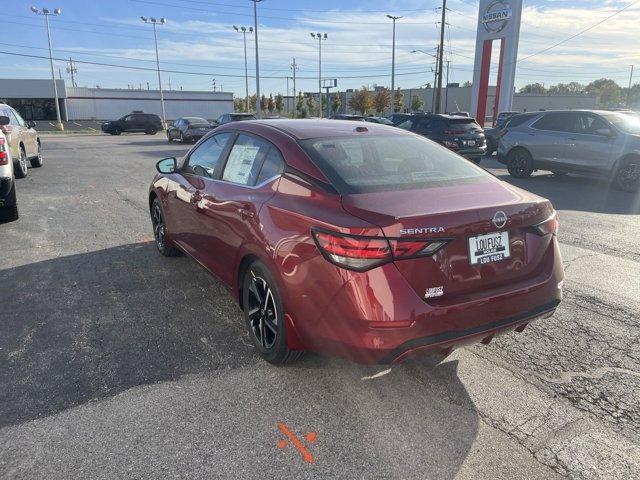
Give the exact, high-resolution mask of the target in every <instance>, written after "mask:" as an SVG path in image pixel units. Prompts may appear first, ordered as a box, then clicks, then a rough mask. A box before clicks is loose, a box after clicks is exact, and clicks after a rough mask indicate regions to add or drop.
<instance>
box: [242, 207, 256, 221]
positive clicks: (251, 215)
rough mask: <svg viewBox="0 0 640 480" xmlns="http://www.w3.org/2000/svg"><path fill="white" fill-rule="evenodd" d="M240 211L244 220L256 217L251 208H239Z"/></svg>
mask: <svg viewBox="0 0 640 480" xmlns="http://www.w3.org/2000/svg"><path fill="white" fill-rule="evenodd" d="M238 210H239V212H240V217H241V218H242V219H243V220H250V219H252V218H255V216H256V214H255V213H253V212H252V211H251V210H247V209H246V208H239V209H238Z"/></svg>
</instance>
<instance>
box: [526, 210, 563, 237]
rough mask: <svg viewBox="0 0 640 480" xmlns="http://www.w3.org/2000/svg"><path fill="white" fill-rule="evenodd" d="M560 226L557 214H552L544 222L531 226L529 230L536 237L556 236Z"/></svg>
mask: <svg viewBox="0 0 640 480" xmlns="http://www.w3.org/2000/svg"><path fill="white" fill-rule="evenodd" d="M559 225H560V221H559V220H558V213H557V212H553V214H552V215H551V216H550V217H549V218H547V219H546V220H544V221H542V222H540V223H537V224H535V225H531V226H530V227H529V230H530V231H531V232H532V233H535V234H536V235H540V236H544V235H557V234H558V227H559Z"/></svg>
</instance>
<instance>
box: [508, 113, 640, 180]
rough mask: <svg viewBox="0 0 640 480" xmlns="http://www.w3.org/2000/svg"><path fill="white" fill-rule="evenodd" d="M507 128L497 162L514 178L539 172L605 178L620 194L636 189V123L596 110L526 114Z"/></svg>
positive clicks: (639, 157)
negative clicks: (620, 191) (545, 171)
mask: <svg viewBox="0 0 640 480" xmlns="http://www.w3.org/2000/svg"><path fill="white" fill-rule="evenodd" d="M519 117H520V115H518V116H516V117H514V118H513V119H512V120H511V122H509V123H508V124H507V128H506V131H505V133H504V134H503V135H502V136H501V137H500V141H499V144H498V160H499V161H500V162H502V163H504V164H505V165H506V166H507V169H508V170H509V173H510V174H511V175H512V176H514V177H517V178H524V177H528V176H530V175H531V173H532V172H533V171H534V170H538V169H544V170H551V171H552V172H554V173H556V174H558V175H562V174H566V173H584V174H595V175H599V176H605V177H607V178H609V179H611V181H612V183H613V185H614V187H616V188H618V189H620V190H626V191H637V190H638V188H639V186H640V120H639V119H637V118H634V117H633V116H631V115H626V114H623V113H617V112H608V111H598V110H557V111H546V112H536V113H535V114H527V116H526V118H525V119H524V121H522V122H519V123H518V124H517V125H516V124H514V120H515V119H518V118H519Z"/></svg>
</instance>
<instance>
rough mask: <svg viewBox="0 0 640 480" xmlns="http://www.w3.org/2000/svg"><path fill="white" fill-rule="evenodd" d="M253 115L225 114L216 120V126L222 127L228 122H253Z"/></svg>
mask: <svg viewBox="0 0 640 480" xmlns="http://www.w3.org/2000/svg"><path fill="white" fill-rule="evenodd" d="M255 119H256V116H255V115H254V114H253V113H225V114H224V115H220V116H219V117H218V118H217V119H216V122H215V123H216V125H224V124H225V123H230V122H241V121H242V120H255Z"/></svg>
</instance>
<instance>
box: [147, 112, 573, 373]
mask: <svg viewBox="0 0 640 480" xmlns="http://www.w3.org/2000/svg"><path fill="white" fill-rule="evenodd" d="M157 170H158V173H157V175H156V176H155V178H154V179H153V181H152V183H151V186H150V190H149V208H150V213H151V221H152V225H153V232H154V237H155V243H156V245H157V248H158V250H159V252H160V253H161V254H162V255H165V256H172V255H176V254H179V253H180V252H185V253H187V254H188V255H189V256H191V257H193V258H194V259H195V260H196V261H197V262H198V263H199V264H200V265H202V266H203V267H204V268H205V269H206V270H208V271H209V272H210V273H212V274H213V275H215V276H216V277H218V278H219V279H220V281H221V282H222V283H223V284H224V285H226V287H227V288H228V289H229V290H230V291H231V293H232V294H233V296H234V297H235V299H236V300H237V301H238V302H239V303H240V305H241V308H242V310H243V312H244V318H245V323H246V327H247V329H248V332H249V335H250V337H251V340H252V342H253V344H254V345H255V348H256V350H257V352H259V353H260V355H262V357H263V358H264V359H265V360H267V361H269V362H272V363H284V362H287V361H290V360H293V359H295V358H297V357H299V356H300V354H301V353H300V352H302V351H304V350H306V349H311V350H316V351H321V352H325V353H328V354H333V355H341V356H344V357H347V358H350V359H352V360H356V361H360V362H375V363H380V362H382V363H387V362H397V361H401V360H403V359H404V358H405V357H407V356H408V355H410V354H412V353H415V352H421V351H431V352H441V353H444V354H447V353H448V352H450V351H451V350H452V349H453V348H455V347H458V346H460V345H463V344H465V343H467V342H474V341H479V340H482V341H483V343H488V342H489V341H491V339H493V337H494V335H495V334H497V333H500V332H503V331H510V330H514V329H515V330H516V331H521V330H522V329H524V327H525V326H526V325H527V324H528V323H529V322H531V321H532V320H535V319H538V318H545V317H547V316H550V315H551V314H552V313H553V312H554V310H555V308H556V307H557V305H558V304H559V302H560V299H561V296H562V292H561V286H562V281H563V268H562V261H561V258H560V252H559V249H558V242H557V241H556V229H557V226H558V223H557V220H556V213H555V211H554V209H553V207H552V205H551V203H550V202H549V201H548V200H545V199H543V198H541V197H538V196H536V195H534V194H531V193H528V192H526V191H524V190H521V189H519V188H517V187H515V186H512V185H509V184H508V183H506V182H503V181H501V180H499V179H498V178H496V177H494V176H493V175H490V174H489V173H487V172H485V171H484V170H483V169H481V168H479V167H477V166H476V165H474V164H472V163H471V162H468V161H466V160H464V159H463V158H462V157H460V156H459V155H456V154H454V153H452V152H451V151H450V150H448V149H446V148H444V147H442V146H440V145H438V144H436V143H435V142H432V141H430V140H428V139H425V138H423V137H421V136H420V135H415V134H413V133H410V132H406V131H404V130H401V129H399V128H395V127H390V126H386V125H377V124H372V123H368V124H362V125H356V124H354V122H347V121H335V122H334V121H326V120H264V121H256V122H242V123H230V124H227V125H224V126H222V127H219V128H217V129H216V130H214V131H212V132H211V133H209V134H208V135H207V137H205V138H204V139H203V140H202V141H201V142H200V143H198V145H196V146H195V147H193V148H192V149H191V150H190V151H189V152H188V153H187V155H186V156H185V157H184V158H183V159H181V160H180V161H177V160H176V159H175V158H167V159H163V160H161V161H159V162H158V164H157ZM201 313H203V312H201ZM204 314H205V315H206V312H204Z"/></svg>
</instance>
